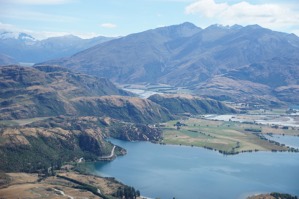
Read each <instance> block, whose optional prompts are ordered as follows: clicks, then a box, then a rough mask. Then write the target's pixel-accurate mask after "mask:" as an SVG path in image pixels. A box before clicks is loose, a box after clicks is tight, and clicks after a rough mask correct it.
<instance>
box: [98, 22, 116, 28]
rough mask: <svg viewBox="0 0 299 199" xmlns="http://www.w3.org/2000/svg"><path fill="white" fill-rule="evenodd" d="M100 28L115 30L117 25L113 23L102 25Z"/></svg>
mask: <svg viewBox="0 0 299 199" xmlns="http://www.w3.org/2000/svg"><path fill="white" fill-rule="evenodd" d="M101 27H103V28H116V27H117V25H116V24H113V23H102V24H101Z"/></svg>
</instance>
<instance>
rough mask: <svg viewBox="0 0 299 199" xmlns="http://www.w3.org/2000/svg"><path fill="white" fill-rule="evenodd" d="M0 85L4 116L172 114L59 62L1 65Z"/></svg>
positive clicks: (149, 119) (148, 117) (142, 117)
mask: <svg viewBox="0 0 299 199" xmlns="http://www.w3.org/2000/svg"><path fill="white" fill-rule="evenodd" d="M0 88H1V90H0V94H1V95H0V96H1V97H0V113H1V114H0V119H2V120H3V119H26V118H34V117H49V116H58V115H69V116H107V117H111V118H115V119H121V120H122V121H126V122H136V123H155V122H159V121H166V120H170V119H172V118H173V117H172V116H171V114H170V112H169V111H168V110H167V109H165V108H163V107H161V106H159V105H158V104H156V103H154V102H152V101H150V100H147V99H139V98H136V97H125V95H127V96H128V95H132V94H131V93H129V92H126V91H123V90H121V89H118V88H117V87H115V86H114V85H113V84H112V83H111V82H110V81H108V80H107V79H103V78H102V79H98V78H95V77H91V76H88V75H84V74H80V73H73V72H71V71H70V70H68V69H65V68H61V67H57V66H36V67H35V68H32V67H20V66H5V67H1V68H0ZM108 95H109V96H108ZM121 95H122V96H121Z"/></svg>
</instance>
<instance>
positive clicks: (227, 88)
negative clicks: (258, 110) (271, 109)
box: [195, 57, 299, 105]
mask: <svg viewBox="0 0 299 199" xmlns="http://www.w3.org/2000/svg"><path fill="white" fill-rule="evenodd" d="M298 85H299V59H298V58H297V57H294V58H273V59H270V60H265V61H262V62H259V63H254V64H250V65H246V66H244V67H240V68H238V69H235V70H231V71H229V72H227V73H225V74H222V75H217V76H214V77H212V78H210V79H209V80H208V81H206V82H204V83H202V84H199V85H198V86H197V87H196V89H195V90H196V92H197V93H198V94H200V95H202V96H206V97H212V98H214V99H218V100H221V99H225V100H232V101H237V102H244V101H245V100H248V101H251V102H253V101H254V102H259V103H263V104H269V105H278V104H280V103H282V102H287V103H290V104H296V103H298V102H299V90H298Z"/></svg>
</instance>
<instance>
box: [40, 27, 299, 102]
mask: <svg viewBox="0 0 299 199" xmlns="http://www.w3.org/2000/svg"><path fill="white" fill-rule="evenodd" d="M181 30H184V31H182V32H180V31H181ZM188 31H189V34H185V32H188ZM173 32H174V33H173ZM171 33H173V34H171ZM177 33H182V34H177ZM169 34H170V35H169ZM296 57H299V38H298V37H297V36H295V35H294V34H287V33H282V32H277V31H272V30H270V29H267V28H263V27H261V26H259V25H248V26H244V27H243V26H238V25H235V26H232V27H223V26H219V25H211V26H209V27H207V28H205V29H201V28H196V26H195V27H194V25H191V24H190V23H184V24H179V25H174V26H168V27H161V28H157V29H151V30H147V31H144V32H140V33H135V34H131V35H128V36H126V37H122V38H120V39H115V40H112V41H109V42H106V43H103V44H98V45H96V46H94V47H92V48H89V49H87V50H84V51H81V52H79V53H76V54H74V55H73V56H71V57H69V58H64V59H60V60H52V61H49V62H46V63H50V64H59V65H62V66H64V67H68V68H72V69H74V70H77V71H80V72H83V73H87V74H92V75H95V76H103V77H106V78H109V79H111V80H112V81H114V82H117V83H121V84H122V83H126V84H131V83H134V84H138V83H161V84H169V85H172V86H183V87H188V88H190V89H195V92H196V93H200V92H198V91H196V90H197V88H198V87H200V85H202V84H204V83H205V82H206V81H210V79H211V78H213V77H215V76H217V75H224V74H226V73H232V72H231V71H234V70H238V69H239V68H242V67H246V66H250V67H251V66H254V64H259V63H263V62H266V61H268V62H271V60H272V61H273V64H276V65H277V63H278V62H277V61H275V58H278V59H280V62H281V63H279V64H278V65H279V67H281V68H283V67H284V63H283V59H286V60H291V61H293V63H291V65H294V67H295V68H296V69H298V67H299V65H298V64H297V61H296V60H295V59H294V58H296ZM268 65H271V63H269V64H268ZM257 70H259V69H257ZM267 70H271V68H270V67H268V69H267ZM286 70H287V69H286ZM298 70H299V69H298ZM264 71H266V70H264ZM267 73H269V71H268V72H267ZM291 76H292V77H291ZM288 77H291V79H296V78H297V76H295V74H289V75H288ZM284 79H285V77H284ZM268 80H269V78H268ZM234 81H237V82H239V83H237V84H240V85H241V84H242V83H241V82H240V81H241V80H240V79H239V78H235V80H234ZM246 81H249V82H248V83H249V84H251V85H255V86H257V87H259V86H261V87H264V86H267V85H268V86H269V83H268V84H267V83H265V82H261V81H260V80H259V77H258V76H252V78H251V79H250V80H249V79H248V80H246ZM222 83H225V82H222ZM264 84H265V85H264ZM279 84H280V83H279ZM237 90H240V91H241V90H242V89H241V88H240V89H237ZM254 90H255V89H253V90H252V91H251V93H250V94H251V95H255V93H254ZM257 90H264V89H263V88H261V89H257ZM274 90H275V88H274V87H273V86H272V87H271V88H270V90H269V92H267V93H264V94H269V96H272V97H274V98H276V97H275V92H274ZM239 94H241V93H239ZM209 97H213V96H212V95H209ZM232 99H234V98H232ZM242 99H244V100H249V99H250V100H252V98H247V97H246V98H242ZM281 100H283V101H281ZM261 101H264V100H256V102H261ZM274 101H277V104H284V102H285V101H284V99H282V98H281V99H277V100H276V99H275V100H274ZM287 103H288V102H287Z"/></svg>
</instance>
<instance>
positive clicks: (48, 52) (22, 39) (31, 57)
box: [0, 32, 112, 63]
mask: <svg viewBox="0 0 299 199" xmlns="http://www.w3.org/2000/svg"><path fill="white" fill-rule="evenodd" d="M111 39H112V38H109V37H102V36H100V37H95V38H91V39H81V38H80V37H77V36H74V35H66V36H61V37H50V38H48V39H44V40H37V39H35V38H34V37H32V36H31V35H28V34H26V33H14V32H2V33H0V53H4V54H6V55H8V56H10V57H12V58H14V59H15V60H16V61H18V62H29V63H36V62H42V61H46V60H49V59H57V58H61V57H66V56H70V55H72V54H74V53H77V52H79V51H82V50H85V49H87V48H90V47H92V46H94V45H96V44H100V43H103V42H106V41H109V40H111Z"/></svg>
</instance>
